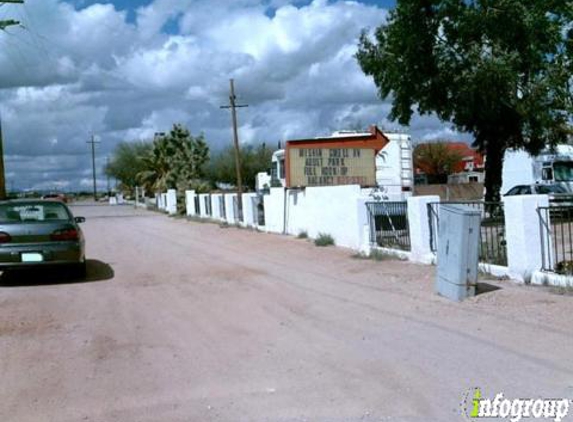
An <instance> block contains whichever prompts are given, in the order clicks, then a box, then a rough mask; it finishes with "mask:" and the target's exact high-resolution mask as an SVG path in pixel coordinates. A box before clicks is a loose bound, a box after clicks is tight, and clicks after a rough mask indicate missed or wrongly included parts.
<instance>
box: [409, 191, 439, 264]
mask: <svg viewBox="0 0 573 422" xmlns="http://www.w3.org/2000/svg"><path fill="white" fill-rule="evenodd" d="M432 202H440V197H439V196H437V195H431V196H412V197H410V198H408V225H409V227H410V245H411V255H410V260H411V261H414V262H420V263H423V264H431V263H432V261H433V260H434V254H433V253H432V249H431V248H430V220H429V217H428V204H429V203H432Z"/></svg>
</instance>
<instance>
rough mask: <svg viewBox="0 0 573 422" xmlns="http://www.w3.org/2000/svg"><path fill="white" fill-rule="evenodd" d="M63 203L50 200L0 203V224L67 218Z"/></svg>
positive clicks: (68, 216) (68, 217)
mask: <svg viewBox="0 0 573 422" xmlns="http://www.w3.org/2000/svg"><path fill="white" fill-rule="evenodd" d="M69 219H70V215H69V213H68V211H67V209H66V208H65V207H64V205H62V204H59V203H52V202H38V203H35V202H33V203H13V204H0V224H5V223H19V222H42V221H57V220H69Z"/></svg>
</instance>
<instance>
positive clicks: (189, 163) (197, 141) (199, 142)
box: [138, 125, 209, 192]
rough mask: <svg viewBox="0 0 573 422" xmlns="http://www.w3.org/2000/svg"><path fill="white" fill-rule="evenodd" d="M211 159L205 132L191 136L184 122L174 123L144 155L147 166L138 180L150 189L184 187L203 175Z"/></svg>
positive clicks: (161, 189)
mask: <svg viewBox="0 0 573 422" xmlns="http://www.w3.org/2000/svg"><path fill="white" fill-rule="evenodd" d="M208 160H209V147H208V145H207V143H206V142H205V138H204V136H203V135H199V136H196V137H194V136H191V134H190V133H189V131H188V130H187V129H186V128H185V127H184V126H182V125H173V128H172V129H171V131H170V132H169V133H168V134H167V135H165V136H160V137H158V138H156V139H155V140H154V141H153V144H152V148H151V150H150V151H149V153H148V154H146V155H145V156H144V157H143V163H144V166H145V169H144V170H143V171H141V172H140V173H139V174H138V182H139V183H141V184H143V185H144V186H145V187H146V190H147V191H153V192H159V191H161V192H164V191H165V190H167V189H178V190H185V189H188V188H190V187H192V186H193V184H194V183H195V184H196V183H198V182H199V180H200V179H201V178H202V177H203V176H204V167H205V164H206V163H207V162H208Z"/></svg>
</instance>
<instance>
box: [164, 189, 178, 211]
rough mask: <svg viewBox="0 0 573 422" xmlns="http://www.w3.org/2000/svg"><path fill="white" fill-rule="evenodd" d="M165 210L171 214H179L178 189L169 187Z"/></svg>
mask: <svg viewBox="0 0 573 422" xmlns="http://www.w3.org/2000/svg"><path fill="white" fill-rule="evenodd" d="M165 210H166V211H167V213H168V214H169V215H175V214H177V190H175V189H169V190H168V191H167V194H166V206H165Z"/></svg>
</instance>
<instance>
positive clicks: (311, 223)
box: [265, 185, 368, 249]
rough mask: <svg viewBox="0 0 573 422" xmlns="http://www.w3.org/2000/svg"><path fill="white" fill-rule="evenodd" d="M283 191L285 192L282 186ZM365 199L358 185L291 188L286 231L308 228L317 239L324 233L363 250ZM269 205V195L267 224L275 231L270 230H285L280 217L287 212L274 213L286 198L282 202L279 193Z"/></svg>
mask: <svg viewBox="0 0 573 422" xmlns="http://www.w3.org/2000/svg"><path fill="white" fill-rule="evenodd" d="M271 191H272V189H271ZM280 194H281V195H284V192H282V189H280ZM271 196H272V194H271ZM282 197H283V198H284V196H282ZM365 202H366V199H365V198H363V197H361V193H360V187H359V186H357V185H356V186H355V185H351V186H328V187H309V188H306V189H304V190H296V189H291V190H288V191H287V206H286V219H285V220H286V233H288V234H291V235H294V236H296V235H298V234H299V233H300V232H302V231H305V232H306V233H307V234H308V236H309V237H310V238H316V237H318V235H319V234H320V233H324V234H329V235H331V236H332V237H333V238H334V240H335V242H336V244H337V245H339V246H345V247H349V248H354V249H360V248H361V247H362V246H363V244H364V235H365V232H364V227H365V226H367V225H368V215H367V210H366V206H365ZM269 204H270V208H269V207H267V201H266V198H265V219H266V220H267V227H268V226H269V225H271V227H272V228H273V230H270V231H276V232H282V228H283V224H284V221H283V220H279V218H280V217H282V216H283V215H284V212H283V213H280V215H279V218H277V217H275V216H272V215H271V214H270V212H272V211H271V210H274V209H277V208H279V207H280V206H281V205H282V206H283V208H282V209H284V201H280V198H279V196H278V193H277V194H276V196H275V198H272V199H271V200H270V201H269ZM279 230H280V231H279Z"/></svg>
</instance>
